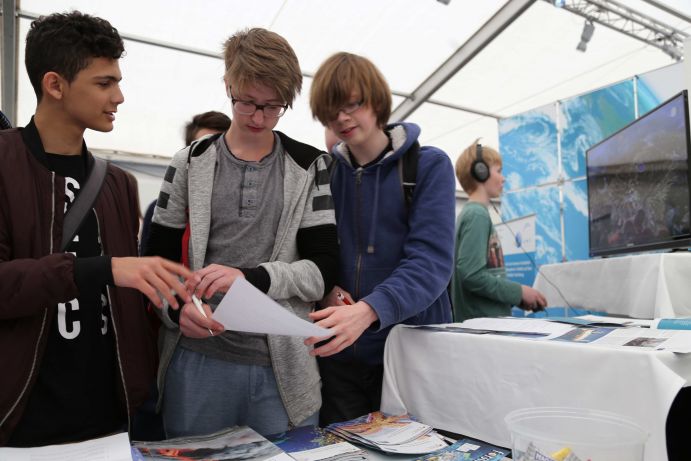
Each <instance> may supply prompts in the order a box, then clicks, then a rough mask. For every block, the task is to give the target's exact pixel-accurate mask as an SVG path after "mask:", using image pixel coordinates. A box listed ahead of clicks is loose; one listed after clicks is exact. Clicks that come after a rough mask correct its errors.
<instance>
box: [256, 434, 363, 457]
mask: <svg viewBox="0 0 691 461" xmlns="http://www.w3.org/2000/svg"><path fill="white" fill-rule="evenodd" d="M266 438H267V439H269V440H270V441H271V442H273V443H275V444H276V446H278V448H280V449H281V450H283V451H285V452H286V453H288V454H289V455H290V456H291V457H292V458H294V459H295V460H297V461H363V460H366V459H367V452H366V451H365V450H363V449H362V448H359V447H356V446H355V445H353V444H351V443H348V442H346V441H345V440H343V439H342V438H340V437H338V436H337V435H335V434H333V433H331V432H327V431H325V430H324V429H321V428H319V427H316V426H304V427H296V428H295V429H292V430H290V431H287V432H282V433H280V434H273V435H269V436H267V437H266Z"/></svg>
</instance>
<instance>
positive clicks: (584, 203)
mask: <svg viewBox="0 0 691 461" xmlns="http://www.w3.org/2000/svg"><path fill="white" fill-rule="evenodd" d="M562 190H563V196H564V241H565V242H566V245H565V251H566V260H567V261H576V260H580V259H588V257H589V247H590V241H589V233H588V184H587V183H586V180H585V179H580V180H577V181H567V182H565V183H564V186H563V189H562Z"/></svg>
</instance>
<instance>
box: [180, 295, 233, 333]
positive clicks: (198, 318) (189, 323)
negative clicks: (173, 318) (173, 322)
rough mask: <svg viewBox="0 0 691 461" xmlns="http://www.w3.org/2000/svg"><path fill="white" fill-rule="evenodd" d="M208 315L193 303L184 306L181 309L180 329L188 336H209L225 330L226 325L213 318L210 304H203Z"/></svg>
mask: <svg viewBox="0 0 691 461" xmlns="http://www.w3.org/2000/svg"><path fill="white" fill-rule="evenodd" d="M202 308H203V309H204V313H205V314H206V317H205V316H203V315H202V314H201V312H199V310H198V309H197V307H196V306H195V305H194V304H193V303H191V302H190V303H187V304H185V305H184V306H182V311H180V331H181V332H182V334H183V335H185V336H187V337H188V338H208V337H209V336H216V335H218V334H220V333H223V332H224V331H225V327H224V326H223V325H222V324H221V323H219V322H217V321H216V320H214V319H212V318H211V315H212V314H213V313H212V312H211V309H210V308H209V305H208V304H202Z"/></svg>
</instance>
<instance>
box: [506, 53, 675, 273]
mask: <svg viewBox="0 0 691 461" xmlns="http://www.w3.org/2000/svg"><path fill="white" fill-rule="evenodd" d="M682 88H683V66H682V64H681V63H677V64H673V65H670V66H667V67H663V68H661V69H657V70H654V71H651V72H648V73H646V74H643V75H640V76H636V77H635V79H634V78H632V79H629V80H625V81H622V82H619V83H616V84H613V85H610V86H608V87H605V88H601V89H598V90H595V91H593V92H591V93H588V94H583V95H580V96H575V97H572V98H568V99H565V100H563V101H559V102H555V103H552V104H548V105H545V106H542V107H539V108H537V109H534V110H530V111H527V112H524V113H521V114H517V115H515V116H512V117H508V118H505V119H501V120H499V123H498V127H499V148H500V153H501V155H502V161H503V173H504V177H505V178H506V183H505V185H504V194H503V195H502V219H504V220H510V219H515V218H519V217H523V216H527V215H530V214H535V215H536V244H537V249H536V254H535V259H536V262H537V264H538V265H542V264H549V263H557V262H562V260H565V261H575V260H582V259H588V258H589V246H590V244H589V234H588V194H587V181H586V168H585V165H586V151H587V150H588V149H589V148H590V147H591V146H593V145H595V144H597V143H599V142H600V141H602V140H603V139H605V138H606V137H608V136H610V135H612V134H614V133H615V132H616V131H618V130H620V129H621V128H623V127H624V126H626V125H627V124H629V123H631V122H632V121H633V120H634V118H635V116H636V108H637V109H638V114H639V116H641V115H644V114H645V113H647V112H648V111H650V110H651V109H654V108H655V107H657V106H658V105H659V104H660V103H662V102H664V101H666V100H667V99H669V98H671V97H672V96H674V95H675V94H677V93H679V92H680V91H681V90H682ZM559 154H561V165H559V160H558V159H559ZM560 208H561V209H562V210H563V220H562V216H561V215H560ZM562 221H563V229H562ZM562 230H563V233H562ZM562 235H563V241H562ZM562 254H563V257H562Z"/></svg>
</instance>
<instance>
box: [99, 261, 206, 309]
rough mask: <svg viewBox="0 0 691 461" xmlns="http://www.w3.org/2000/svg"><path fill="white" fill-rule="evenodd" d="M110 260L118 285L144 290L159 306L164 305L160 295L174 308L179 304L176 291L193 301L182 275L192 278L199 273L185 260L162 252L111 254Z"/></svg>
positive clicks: (187, 278)
mask: <svg viewBox="0 0 691 461" xmlns="http://www.w3.org/2000/svg"><path fill="white" fill-rule="evenodd" d="M110 264H111V271H112V272H113V281H114V282H115V285H116V286H119V287H126V288H135V289H137V290H139V291H141V292H142V293H143V294H144V295H145V296H146V297H147V298H149V299H150V300H151V302H152V303H153V304H154V305H155V306H156V307H158V308H161V307H163V302H162V301H161V298H160V296H163V297H164V298H165V299H166V300H167V301H168V304H170V305H171V306H172V307H173V308H174V309H177V308H178V307H179V306H178V301H177V300H176V299H175V294H177V295H178V296H180V298H182V299H183V300H185V302H191V301H192V298H191V297H190V295H189V293H187V290H186V289H185V285H183V284H182V282H180V279H179V277H183V278H184V279H186V280H187V282H190V280H194V279H195V275H194V274H193V273H192V272H191V271H190V270H189V269H187V268H186V267H185V266H183V265H182V264H178V263H174V262H172V261H169V260H167V259H164V258H160V257H158V256H151V257H145V258H139V257H125V258H111V262H110Z"/></svg>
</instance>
